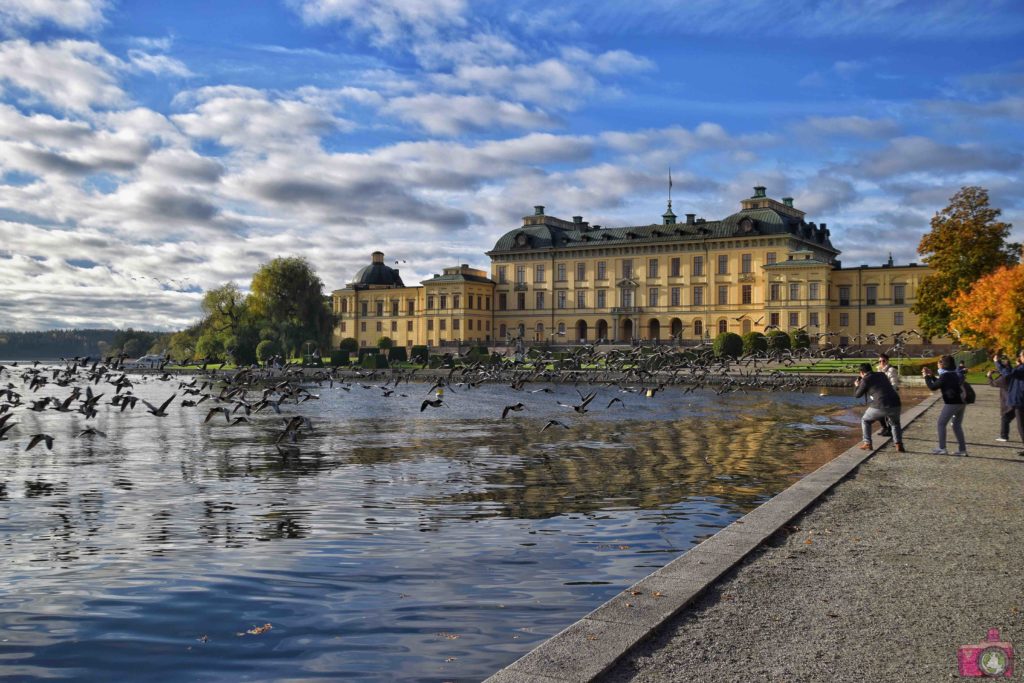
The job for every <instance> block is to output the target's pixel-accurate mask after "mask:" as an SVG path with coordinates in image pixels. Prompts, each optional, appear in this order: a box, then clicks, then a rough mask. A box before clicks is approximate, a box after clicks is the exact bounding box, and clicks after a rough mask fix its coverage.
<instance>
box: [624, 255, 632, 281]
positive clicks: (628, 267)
mask: <svg viewBox="0 0 1024 683" xmlns="http://www.w3.org/2000/svg"><path fill="white" fill-rule="evenodd" d="M622 277H624V278H629V277H633V259H631V258H627V259H622Z"/></svg>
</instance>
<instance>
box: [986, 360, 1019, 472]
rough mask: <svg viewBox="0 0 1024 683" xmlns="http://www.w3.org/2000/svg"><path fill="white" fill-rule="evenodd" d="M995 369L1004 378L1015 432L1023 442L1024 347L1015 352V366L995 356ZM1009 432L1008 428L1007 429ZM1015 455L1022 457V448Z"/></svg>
mask: <svg viewBox="0 0 1024 683" xmlns="http://www.w3.org/2000/svg"><path fill="white" fill-rule="evenodd" d="M992 360H993V361H995V364H996V369H997V370H999V374H1001V375H1002V376H1003V378H1004V379H1005V380H1006V399H1007V402H1008V403H1009V407H1011V408H1013V412H1014V416H1015V417H1016V418H1017V433H1018V434H1020V440H1021V441H1022V442H1024V349H1021V350H1020V351H1019V352H1017V367H1015V368H1010V364H1009V363H1003V361H1002V359H1001V358H999V357H998V356H996V357H995V358H993V359H992ZM1007 434H1009V429H1007ZM1017 455H1019V456H1022V457H1024V450H1022V451H1018V452H1017Z"/></svg>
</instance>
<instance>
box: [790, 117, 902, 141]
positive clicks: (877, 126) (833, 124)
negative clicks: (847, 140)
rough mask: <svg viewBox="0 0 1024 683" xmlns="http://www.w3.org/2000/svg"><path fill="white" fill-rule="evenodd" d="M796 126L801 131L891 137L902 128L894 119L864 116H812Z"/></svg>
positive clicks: (864, 136) (861, 136) (862, 136)
mask: <svg viewBox="0 0 1024 683" xmlns="http://www.w3.org/2000/svg"><path fill="white" fill-rule="evenodd" d="M795 127H796V129H797V130H798V131H800V132H813V133H822V134H825V135H849V136H852V137H860V138H884V137H889V136H892V135H895V134H896V133H897V132H899V129H900V126H899V124H898V123H896V122H895V121H893V120H892V119H869V118H865V117H863V116H810V117H808V118H807V119H806V120H804V122H803V123H801V124H797V125H796V126H795Z"/></svg>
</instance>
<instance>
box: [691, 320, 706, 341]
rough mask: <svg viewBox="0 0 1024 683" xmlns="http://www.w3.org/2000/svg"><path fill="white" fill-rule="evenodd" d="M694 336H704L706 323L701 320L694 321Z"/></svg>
mask: <svg viewBox="0 0 1024 683" xmlns="http://www.w3.org/2000/svg"><path fill="white" fill-rule="evenodd" d="M693 336H695V337H703V336H704V323H703V322H702V321H700V320H694V321H693Z"/></svg>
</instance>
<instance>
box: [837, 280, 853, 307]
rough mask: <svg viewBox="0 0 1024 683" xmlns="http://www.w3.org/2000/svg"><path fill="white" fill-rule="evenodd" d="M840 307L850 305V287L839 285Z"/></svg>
mask: <svg viewBox="0 0 1024 683" xmlns="http://www.w3.org/2000/svg"><path fill="white" fill-rule="evenodd" d="M839 305H840V306H849V305H850V285H839Z"/></svg>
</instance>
